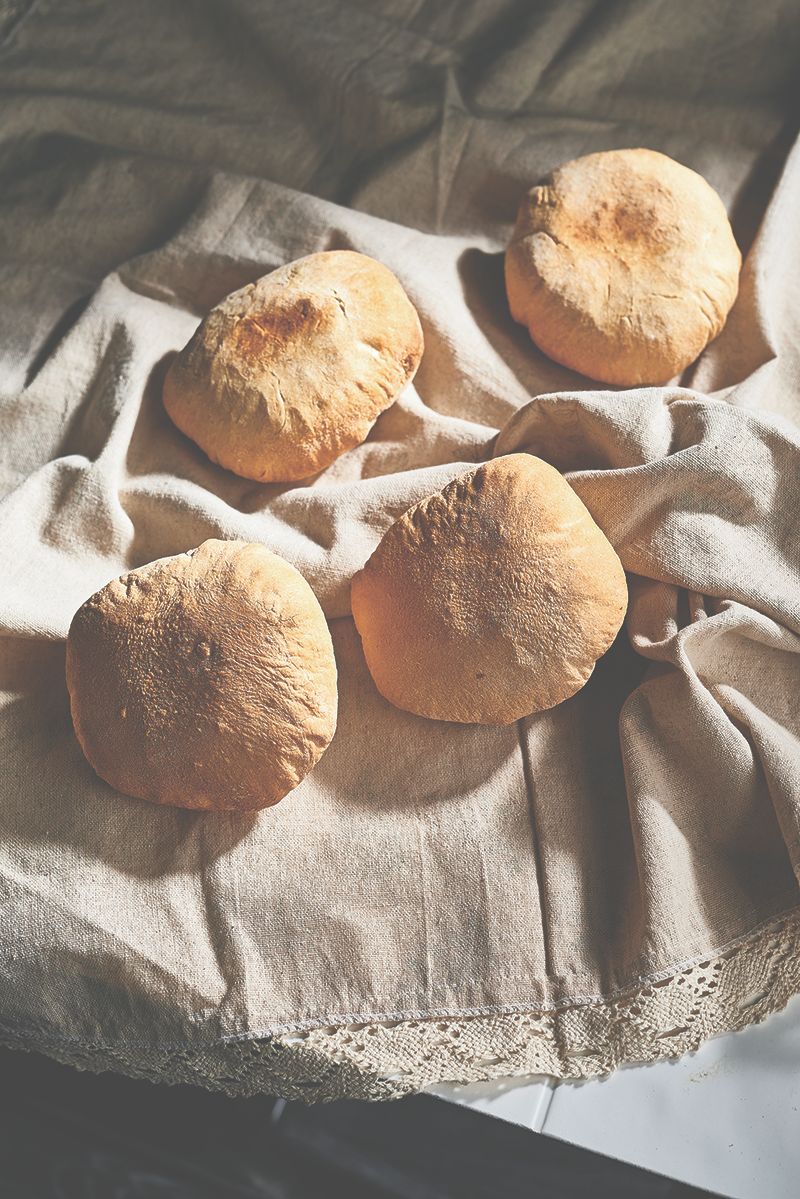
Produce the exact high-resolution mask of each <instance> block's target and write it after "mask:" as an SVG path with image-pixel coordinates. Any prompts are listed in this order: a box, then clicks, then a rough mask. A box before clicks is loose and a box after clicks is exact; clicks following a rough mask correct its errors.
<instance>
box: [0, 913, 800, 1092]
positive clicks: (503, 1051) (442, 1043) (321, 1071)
mask: <svg viewBox="0 0 800 1199" xmlns="http://www.w3.org/2000/svg"><path fill="white" fill-rule="evenodd" d="M798 992H800V912H793V913H792V914H790V915H788V916H784V917H782V918H780V919H779V920H776V921H773V922H772V923H770V924H769V925H767V926H765V927H764V928H762V929H760V930H758V931H756V932H755V933H753V934H752V935H751V936H749V937H748V938H747V939H745V940H743V941H742V942H739V943H737V944H735V945H733V946H730V947H728V948H726V949H724V950H722V951H719V952H717V953H716V954H713V955H710V956H709V957H708V958H707V959H704V960H703V961H700V962H695V963H693V964H692V965H690V966H687V967H685V968H683V969H680V970H678V971H676V972H674V973H673V974H672V975H670V976H669V977H667V978H659V979H657V980H651V981H648V982H644V983H643V984H641V985H640V986H638V987H636V988H634V989H632V990H630V991H629V992H627V993H625V994H622V995H619V996H617V997H615V998H613V999H609V1000H604V1001H592V1002H588V1003H583V1004H580V1005H576V1006H572V1007H562V1008H558V1009H553V1010H549V1011H528V1012H513V1013H506V1014H497V1015H482V1016H459V1017H456V1016H454V1017H447V1018H427V1019H413V1020H399V1021H387V1020H383V1021H381V1022H373V1023H365V1024H350V1025H341V1026H338V1027H328V1028H315V1029H309V1030H307V1031H303V1032H300V1033H297V1032H295V1033H285V1034H281V1035H278V1036H272V1037H252V1038H250V1039H241V1040H240V1039H237V1040H235V1041H231V1040H218V1041H214V1042H210V1043H207V1044H202V1043H197V1044H189V1043H188V1042H187V1043H186V1044H184V1045H181V1046H171V1047H164V1046H142V1045H137V1046H132V1045H128V1046H126V1045H124V1044H99V1043H91V1044H90V1043H87V1042H84V1041H68V1040H66V1039H65V1038H64V1037H62V1036H59V1035H57V1034H55V1033H54V1032H53V1031H52V1030H48V1029H45V1028H42V1027H34V1026H32V1025H27V1026H25V1027H21V1026H19V1025H6V1026H2V1025H0V1041H2V1042H3V1043H4V1044H6V1045H9V1046H10V1047H12V1048H20V1049H31V1050H37V1051H39V1052H42V1053H46V1054H48V1055H50V1056H51V1057H54V1058H56V1059H57V1060H59V1061H62V1062H65V1063H67V1064H69V1065H72V1066H76V1067H77V1068H79V1069H87V1070H95V1071H101V1070H117V1071H119V1072H121V1073H123V1074H128V1075H131V1076H132V1077H136V1078H147V1079H150V1080H152V1081H155V1082H161V1083H191V1084H195V1085H200V1086H204V1087H206V1088H208V1089H211V1090H220V1091H224V1092H226V1093H227V1094H230V1095H254V1094H259V1093H269V1094H273V1095H280V1096H283V1097H284V1098H287V1099H304V1100H307V1101H309V1102H312V1101H313V1102H319V1101H324V1100H329V1099H339V1098H351V1099H393V1098H400V1097H401V1096H402V1095H406V1094H409V1093H411V1092H414V1091H420V1090H422V1089H424V1088H425V1087H429V1086H433V1085H434V1084H436V1083H442V1082H459V1083H465V1082H474V1081H483V1080H486V1079H491V1078H499V1077H519V1076H522V1075H526V1074H548V1075H552V1076H555V1077H557V1078H564V1079H580V1078H589V1077H592V1076H594V1075H600V1074H608V1073H610V1072H611V1071H612V1070H614V1069H615V1068H616V1067H617V1066H620V1065H622V1064H624V1063H633V1062H640V1063H641V1062H654V1061H658V1060H660V1059H663V1058H669V1057H677V1056H679V1055H680V1054H683V1053H687V1052H690V1051H692V1050H694V1049H697V1048H698V1047H699V1046H700V1045H701V1044H702V1043H703V1041H706V1040H708V1038H709V1037H713V1036H717V1035H719V1034H720V1033H725V1032H734V1031H736V1030H738V1029H741V1028H745V1027H746V1026H747V1025H750V1024H755V1023H758V1022H759V1021H761V1020H763V1019H765V1017H766V1016H768V1015H770V1014H771V1013H773V1012H777V1011H779V1010H780V1009H781V1008H783V1007H785V1005H786V1004H787V1002H788V1001H789V999H791V997H792V996H793V995H795V994H797V993H798Z"/></svg>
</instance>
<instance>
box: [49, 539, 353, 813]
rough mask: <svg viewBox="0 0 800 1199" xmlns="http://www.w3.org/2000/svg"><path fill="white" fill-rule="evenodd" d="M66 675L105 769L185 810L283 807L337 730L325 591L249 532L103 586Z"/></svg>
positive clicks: (76, 628) (85, 611)
mask: <svg viewBox="0 0 800 1199" xmlns="http://www.w3.org/2000/svg"><path fill="white" fill-rule="evenodd" d="M67 684H68V687H69V693H70V705H71V709H72V719H73V723H74V726H75V732H76V734H77V737H78V740H79V742H80V744H81V747H82V749H83V752H84V753H85V755H86V757H87V758H88V759H89V761H90V763H91V764H92V766H93V767H94V769H95V770H96V771H97V773H98V774H99V775H100V777H101V778H103V779H105V780H106V782H108V783H110V784H111V785H112V786H113V787H116V788H117V789H118V790H119V791H123V792H124V793H125V794H126V795H134V796H138V797H139V798H141V799H148V800H151V801H152V802H153V803H159V804H174V805H176V806H178V807H182V808H212V809H216V810H218V811H223V810H224V811H250V810H253V809H256V808H264V807H268V806H269V805H271V804H274V803H277V802H278V800H280V799H282V798H283V796H284V795H286V794H287V793H288V792H289V791H291V790H292V789H293V788H294V787H296V786H297V785H298V783H299V782H300V781H301V780H302V779H303V778H304V777H305V775H306V774H308V772H309V770H311V768H312V767H313V765H314V764H315V762H316V761H317V760H318V758H319V757H320V756H321V755H322V753H323V752H324V751H325V749H326V748H327V746H328V744H329V742H330V740H331V738H332V737H333V733H334V730H335V728H336V702H337V693H336V663H335V660H334V656H333V647H332V644H331V638H330V633H329V631H328V626H327V624H326V622H325V617H324V615H323V613H322V609H321V608H320V606H319V604H318V603H317V600H316V598H315V596H314V593H313V592H312V590H311V588H310V587H309V586H308V583H306V581H305V579H304V578H303V577H302V575H301V574H299V572H298V571H296V570H295V569H294V567H293V566H290V565H289V563H288V562H285V561H284V560H283V559H282V558H279V557H277V556H276V555H275V554H271V553H270V552H269V551H268V550H267V549H266V548H265V547H264V546H262V545H249V544H247V543H245V542H242V541H205V542H204V543H203V544H202V545H201V546H200V547H199V548H198V549H196V550H192V551H190V552H189V553H188V554H179V555H177V556H176V557H174V558H161V559H159V560H158V561H157V562H151V563H149V565H147V566H143V567H141V568H140V569H139V570H133V571H131V572H130V573H129V574H127V575H123V576H122V577H121V578H119V579H115V580H114V581H113V582H111V583H109V584H108V585H107V586H106V587H103V588H102V590H100V591H98V592H96V594H95V595H93V596H92V597H91V598H90V599H88V600H87V601H86V603H85V604H83V605H82V607H80V608H79V609H78V611H77V612H76V614H75V617H74V618H73V621H72V625H71V626H70V630H69V637H68V640H67Z"/></svg>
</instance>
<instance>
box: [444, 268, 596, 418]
mask: <svg viewBox="0 0 800 1199" xmlns="http://www.w3.org/2000/svg"><path fill="white" fill-rule="evenodd" d="M504 257H505V255H504V254H503V253H502V252H500V253H496V254H489V253H487V251H485V250H478V249H476V248H471V249H468V250H465V251H464V253H463V254H462V255H461V257H460V258H459V260H458V273H459V276H460V278H461V284H462V287H463V291H464V300H465V303H466V305H467V307H468V308H469V310H470V312H471V313H472V316H473V318H474V320H475V323H476V324H477V325H478V327H479V328H480V329H481V331H482V332H483V334H484V335H485V337H486V339H487V340H488V341H489V342H490V343H491V344H492V346H493V347H494V349H495V351H496V352H497V354H498V355H499V357H500V358H501V359H503V361H504V362H505V364H506V366H507V367H508V368H509V369H510V370H511V371H512V372H513V373H514V375H515V376H516V377H517V379H518V380H519V382H520V383H521V384H522V386H523V387H524V388H525V390H526V391H527V392H528V394H529V395H531V396H534V395H541V394H544V393H546V392H551V391H579V390H584V389H587V388H596V387H597V383H595V382H594V381H593V380H591V379H587V378H586V376H585V375H579V374H577V372H576V371H572V370H569V369H568V367H566V366H561V365H560V364H559V363H557V362H554V361H553V360H552V358H548V357H547V355H546V354H543V353H542V351H541V350H540V349H538V348H537V346H535V345H534V343H533V342H532V341H531V339H530V335H529V334H528V331H527V329H525V328H523V326H522V325H519V324H517V322H516V321H515V320H514V318H513V317H512V315H511V313H510V312H509V308H508V300H507V298H506V286H505V278H504V274H503V260H504Z"/></svg>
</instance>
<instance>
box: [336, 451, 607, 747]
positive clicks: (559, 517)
mask: <svg viewBox="0 0 800 1199" xmlns="http://www.w3.org/2000/svg"><path fill="white" fill-rule="evenodd" d="M351 598H352V609H353V617H354V619H355V622H356V626H357V628H358V631H359V634H360V635H361V641H362V645H363V649H364V655H365V657H366V660H367V665H368V666H369V670H370V673H371V674H372V677H373V679H374V681H375V684H376V686H377V687H378V690H379V691H380V692H381V694H382V695H383V696H384V697H385V698H386V699H388V700H390V702H391V703H393V704H396V705H397V707H400V708H404V709H406V710H407V711H409V712H414V713H416V714H417V715H419V716H428V717H432V718H434V719H436V720H452V721H463V722H468V723H470V722H474V723H479V724H510V723H511V722H512V721H514V720H518V719H519V718H520V717H522V716H527V715H529V714H530V713H532V712H537V711H540V710H542V709H544V708H551V707H553V706H554V705H555V704H558V703H561V701H562V700H565V699H567V698H568V697H569V696H571V695H574V693H575V692H576V691H578V690H579V689H580V688H581V687H582V686H583V685H584V683H585V682H586V680H587V679H588V678H589V676H590V674H591V673H592V670H593V668H594V664H595V662H596V660H597V659H598V658H599V657H600V655H601V654H603V653H604V652H605V651H606V650H607V649H608V647H609V646H610V645H611V643H612V641H613V640H614V637H615V636H616V634H617V632H618V630H619V628H620V625H621V624H622V621H623V618H624V615H625V610H626V607H627V599H628V592H627V585H626V582H625V572H624V571H623V569H622V565H621V563H620V561H619V558H618V557H617V555H616V553H615V552H614V549H613V547H612V546H611V544H610V543H609V541H608V540H607V539H606V537H605V536H604V534H603V533H602V532H601V530H600V529H599V528H598V527H597V525H596V524H595V523H594V521H593V520H592V518H591V516H590V515H589V512H588V510H587V509H586V507H585V506H584V504H583V503H582V502H581V500H580V499H579V498H578V497H577V495H576V494H575V492H574V491H573V490H572V488H571V487H570V486H569V484H568V483H567V482H566V481H565V480H564V479H563V478H562V476H561V475H560V474H559V473H558V471H557V470H555V469H554V468H553V467H551V466H549V465H548V464H547V463H545V462H542V461H541V460H540V459H539V458H535V457H533V456H532V455H529V454H509V455H507V456H506V457H502V458H497V459H495V460H494V461H492V462H487V463H486V464H485V465H483V466H480V467H479V468H478V469H477V470H475V471H472V472H470V473H469V474H466V475H462V476H460V477H459V478H457V479H455V480H454V481H453V482H452V483H450V484H448V486H447V487H445V488H444V489H443V490H442V491H439V492H436V493H435V494H434V495H431V496H429V497H428V498H427V499H424V500H422V501H421V502H420V503H419V504H416V505H415V506H414V507H413V508H410V509H409V511H408V512H406V513H405V514H404V515H403V516H401V517H400V519H399V520H397V521H396V522H395V523H394V524H393V525H392V526H391V528H389V529H388V530H387V532H386V533H385V534H384V537H383V539H382V540H381V542H380V544H379V545H378V548H377V549H376V550H375V552H374V553H373V555H372V557H371V558H370V559H369V561H368V562H367V563H366V565H365V566H364V568H363V569H362V570H361V571H360V572H359V573H358V574H357V575H356V576H355V577H354V579H353V583H352V589H351Z"/></svg>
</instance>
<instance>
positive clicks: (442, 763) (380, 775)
mask: <svg viewBox="0 0 800 1199" xmlns="http://www.w3.org/2000/svg"><path fill="white" fill-rule="evenodd" d="M331 634H332V636H333V642H334V648H335V650H336V658H337V664H338V667H339V719H338V724H337V729H336V735H335V737H334V739H333V741H332V742H331V745H330V747H329V748H328V750H327V751H326V753H325V754H324V755H323V756H322V758H321V759H320V761H319V763H318V764H317V766H316V768H315V770H314V780H315V782H316V783H317V784H319V785H320V786H321V787H322V788H323V789H325V790H326V791H329V792H330V793H331V794H332V795H333V796H334V798H336V799H338V800H339V801H341V802H342V803H346V804H348V805H351V806H352V805H356V806H358V807H366V808H372V809H375V810H376V811H389V810H391V809H395V810H397V809H400V810H402V809H412V808H415V807H416V808H421V807H428V806H431V805H434V804H442V803H446V802H453V803H458V802H463V800H464V796H465V795H466V796H468V795H472V794H473V793H475V792H477V791H478V790H479V789H480V788H481V787H482V786H484V785H485V784H486V783H487V782H488V781H489V780H490V779H491V778H492V777H493V776H494V775H496V774H498V773H499V772H500V771H502V769H503V767H504V765H505V764H506V762H507V761H508V759H509V758H510V757H511V756H512V755H514V754H516V753H517V752H518V745H517V736H516V731H515V726H514V725H511V726H509V727H507V728H490V727H488V726H485V725H477V724H450V723H448V722H446V721H442V720H426V719H425V718H424V717H421V716H413V715H412V714H411V713H410V712H403V711H401V709H400V708H396V707H394V706H393V705H392V704H390V703H389V701H388V700H386V699H384V698H383V696H382V695H381V694H380V693H379V691H378V689H377V687H376V686H375V684H374V683H373V681H372V677H371V675H370V673H369V670H368V669H367V664H366V661H365V659H364V654H363V651H362V649H361V642H360V639H359V636H358V632H357V631H356V627H355V625H354V623H353V621H352V620H351V619H350V618H349V617H346V618H343V619H340V620H335V621H333V622H332V624H331ZM364 728H369V729H370V736H369V738H364V736H363V729H364ZM355 745H358V746H359V751H360V752H359V753H358V755H354V754H353V746H355Z"/></svg>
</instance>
